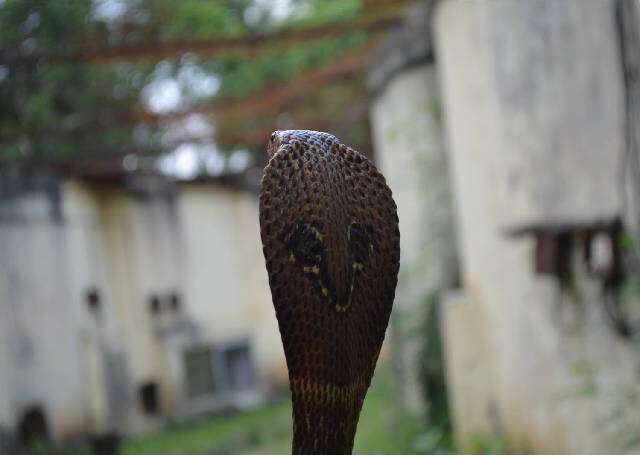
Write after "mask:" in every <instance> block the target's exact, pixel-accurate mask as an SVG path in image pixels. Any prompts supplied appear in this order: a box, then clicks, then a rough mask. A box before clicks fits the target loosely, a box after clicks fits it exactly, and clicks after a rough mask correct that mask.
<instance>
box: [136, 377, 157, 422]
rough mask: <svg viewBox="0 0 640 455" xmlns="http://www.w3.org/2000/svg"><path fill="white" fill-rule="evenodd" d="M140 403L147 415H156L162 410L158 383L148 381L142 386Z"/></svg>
mask: <svg viewBox="0 0 640 455" xmlns="http://www.w3.org/2000/svg"><path fill="white" fill-rule="evenodd" d="M139 396H140V404H141V405H142V409H143V410H144V412H145V413H146V414H147V415H156V414H158V413H159V412H160V399H159V396H158V384H156V383H155V382H147V383H144V384H142V385H141V386H140V391H139Z"/></svg>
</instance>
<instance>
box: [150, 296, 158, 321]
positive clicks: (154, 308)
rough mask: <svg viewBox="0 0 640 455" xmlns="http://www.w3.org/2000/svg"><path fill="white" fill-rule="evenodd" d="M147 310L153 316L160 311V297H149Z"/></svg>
mask: <svg viewBox="0 0 640 455" xmlns="http://www.w3.org/2000/svg"><path fill="white" fill-rule="evenodd" d="M149 311H150V312H151V314H152V315H154V316H155V315H157V314H159V313H160V298H159V297H158V296H157V295H152V296H151V297H150V298H149Z"/></svg>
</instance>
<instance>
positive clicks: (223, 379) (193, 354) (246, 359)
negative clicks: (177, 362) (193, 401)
mask: <svg viewBox="0 0 640 455" xmlns="http://www.w3.org/2000/svg"><path fill="white" fill-rule="evenodd" d="M184 362H185V383H186V392H187V396H188V397H189V398H197V397H203V396H212V395H215V394H225V393H234V392H243V391H248V390H251V389H252V388H253V387H254V386H255V369H254V366H253V362H252V359H251V352H250V349H249V344H248V342H246V341H245V342H242V343H233V344H228V345H226V346H198V347H194V348H189V349H187V350H186V351H185V352H184Z"/></svg>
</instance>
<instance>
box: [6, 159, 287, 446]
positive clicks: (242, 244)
mask: <svg viewBox="0 0 640 455" xmlns="http://www.w3.org/2000/svg"><path fill="white" fill-rule="evenodd" d="M2 193H3V194H2V202H1V203H0V270H1V272H0V427H4V428H5V429H8V430H9V431H11V432H15V433H16V434H17V435H18V436H19V437H20V438H21V439H23V440H28V439H30V438H33V437H36V436H38V435H43V434H48V435H49V436H51V437H53V438H54V439H60V438H63V437H67V436H73V435H78V434H101V433H105V432H110V431H116V430H117V431H125V432H132V431H133V432H135V431H139V430H143V429H146V428H150V427H152V426H154V425H155V424H157V423H160V422H163V421H164V420H166V418H168V417H171V418H181V417H185V416H190V415H194V414H199V413H204V412H211V411H216V410H222V409H225V410H228V409H238V408H244V407H249V406H254V405H256V404H257V403H260V402H262V401H263V400H264V399H266V398H268V396H269V394H270V393H271V392H273V391H274V389H275V388H277V387H279V386H280V385H281V384H282V383H283V382H286V367H285V365H284V356H283V354H282V352H281V351H282V347H281V342H280V337H279V334H278V330H277V325H276V319H275V317H274V315H273V309H272V308H273V307H272V305H271V302H270V293H269V290H268V283H267V276H266V273H265V271H264V263H263V258H262V252H261V243H260V238H259V228H258V222H257V219H258V210H257V197H256V194H255V193H253V192H251V191H247V190H244V189H241V187H240V185H238V184H236V183H234V182H233V181H224V180H220V179H218V180H207V179H205V180H201V181H193V182H190V183H178V182H175V181H170V180H167V179H166V178H164V177H161V176H158V175H145V176H131V175H128V176H127V175H125V174H121V175H115V176H114V175H110V176H109V178H107V179H105V178H103V177H98V176H96V175H92V176H82V175H80V176H78V175H75V176H69V175H67V176H64V175H62V174H59V173H57V174H56V173H51V172H40V171H36V172H30V173H28V174H20V175H19V176H13V178H12V176H11V175H10V174H9V173H7V174H6V175H3V188H2Z"/></svg>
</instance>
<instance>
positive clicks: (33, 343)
mask: <svg viewBox="0 0 640 455" xmlns="http://www.w3.org/2000/svg"><path fill="white" fill-rule="evenodd" d="M60 191H61V194H62V197H61V198H60V200H61V201H64V204H62V205H60V206H59V207H58V208H56V205H57V202H56V201H55V199H51V198H49V197H48V195H47V194H46V192H44V191H32V192H28V193H25V194H23V195H22V196H21V197H18V198H16V199H14V200H13V201H12V202H11V203H5V205H3V217H2V220H1V221H0V249H1V251H2V252H1V253H0V255H1V257H2V258H3V260H2V261H0V262H1V267H2V273H0V277H1V278H0V279H1V280H2V283H1V285H0V288H1V289H2V293H1V295H0V320H2V332H3V343H2V344H3V350H5V355H4V356H0V357H2V358H3V360H4V363H5V365H4V368H3V378H4V381H5V383H4V384H3V388H2V389H3V392H2V393H3V395H4V396H3V405H4V406H6V407H5V409H4V412H5V414H6V415H8V420H9V421H10V423H11V424H12V425H16V424H17V423H18V421H19V419H20V418H21V417H22V413H23V412H24V410H25V409H26V408H28V407H30V406H34V405H40V406H42V407H43V408H44V410H45V413H46V417H47V419H48V423H49V425H50V430H51V433H52V435H53V436H54V437H56V438H60V437H64V436H66V435H71V434H74V433H76V432H82V431H91V430H96V429H97V427H98V426H99V425H100V423H101V419H102V418H103V414H102V410H103V409H102V408H100V407H98V408H95V407H93V408H92V406H91V403H90V402H89V400H88V399H89V397H91V396H93V397H95V398H94V399H98V400H99V399H100V397H99V396H96V395H95V394H93V393H92V392H95V391H91V390H88V389H87V382H86V379H87V376H86V374H87V373H88V371H87V369H86V368H85V367H86V363H85V361H86V358H84V357H83V354H82V352H83V346H82V345H83V337H82V327H83V325H86V324H87V323H88V318H89V315H88V312H87V311H86V306H85V304H84V296H85V293H86V290H87V289H88V288H89V286H91V285H97V286H99V285H100V284H101V283H100V281H101V279H102V278H103V277H100V276H90V272H89V271H90V270H96V264H95V262H94V258H92V257H91V255H90V253H89V252H88V250H87V249H86V248H87V245H86V237H87V236H90V235H91V233H92V231H93V230H95V213H91V212H90V207H89V206H88V204H87V201H86V200H83V198H84V197H86V195H85V194H80V193H79V192H78V191H77V188H74V187H71V186H70V187H62V188H60ZM56 210H59V217H56V216H54V215H53V212H54V211H56Z"/></svg>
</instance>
